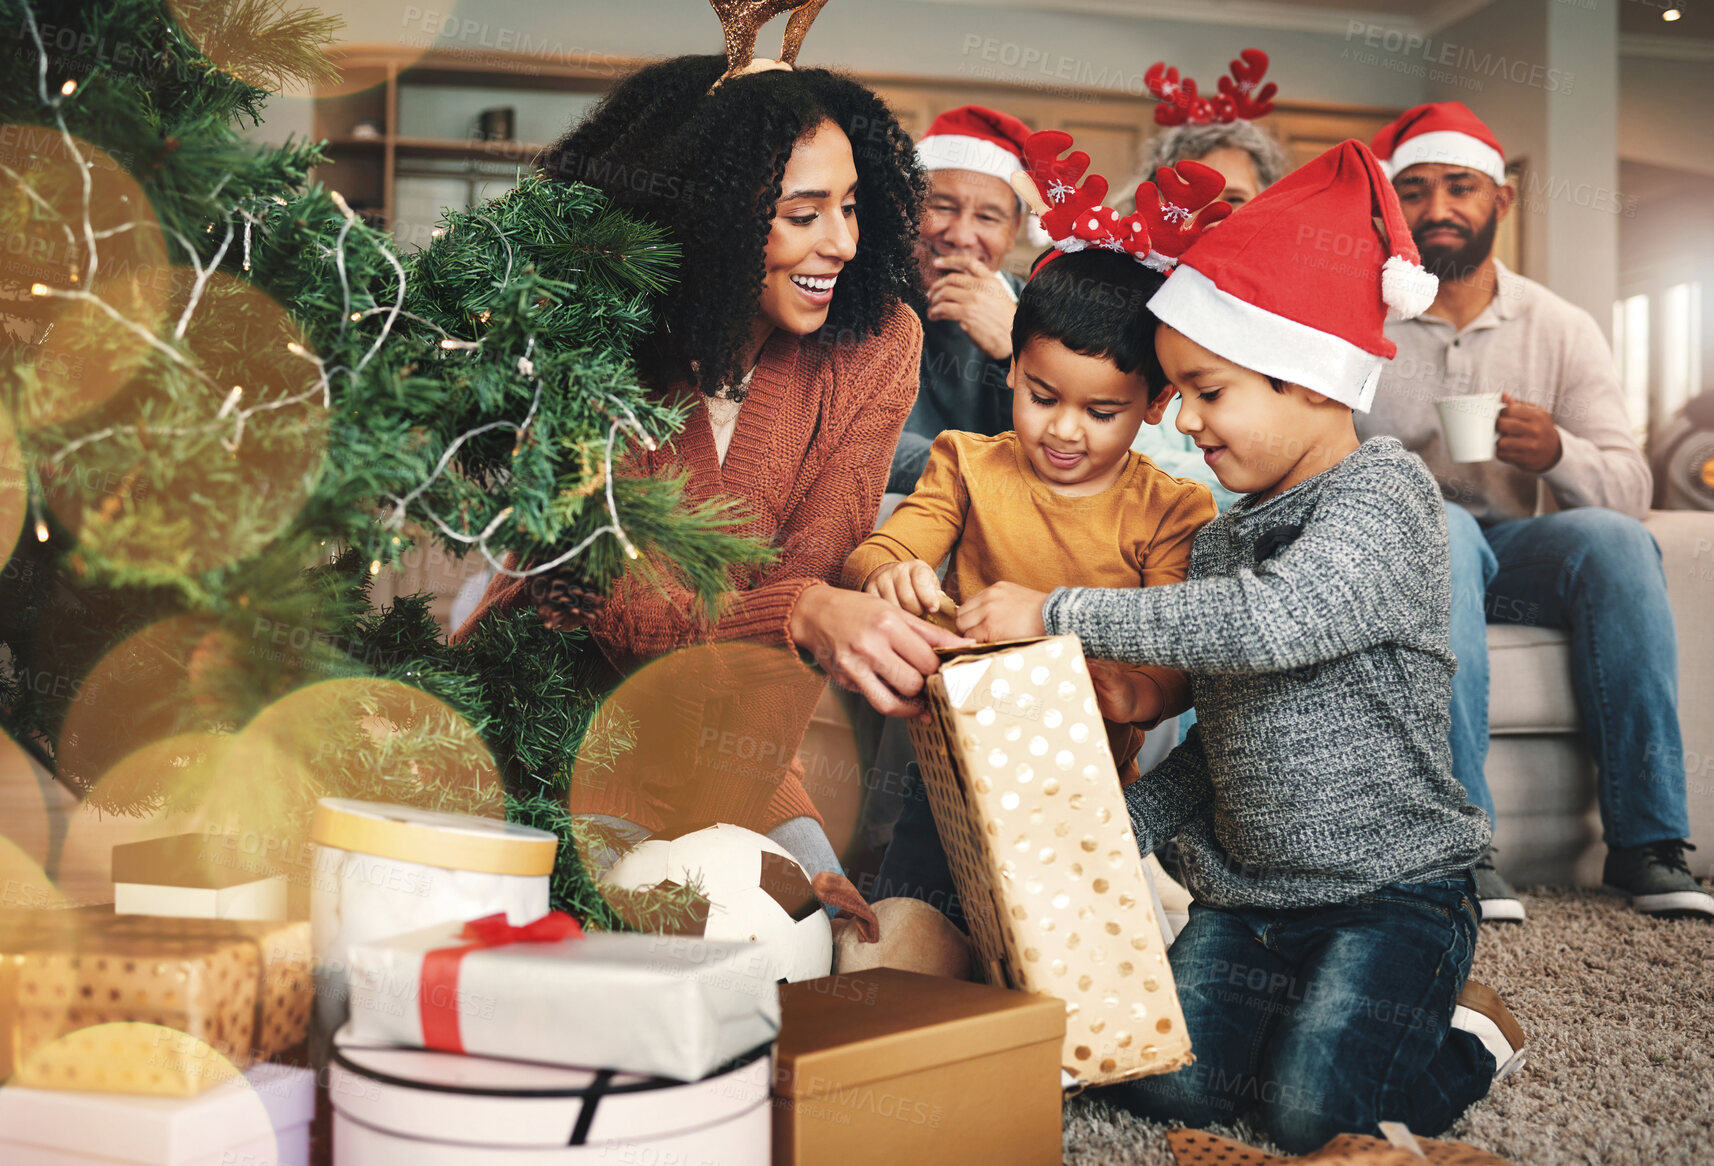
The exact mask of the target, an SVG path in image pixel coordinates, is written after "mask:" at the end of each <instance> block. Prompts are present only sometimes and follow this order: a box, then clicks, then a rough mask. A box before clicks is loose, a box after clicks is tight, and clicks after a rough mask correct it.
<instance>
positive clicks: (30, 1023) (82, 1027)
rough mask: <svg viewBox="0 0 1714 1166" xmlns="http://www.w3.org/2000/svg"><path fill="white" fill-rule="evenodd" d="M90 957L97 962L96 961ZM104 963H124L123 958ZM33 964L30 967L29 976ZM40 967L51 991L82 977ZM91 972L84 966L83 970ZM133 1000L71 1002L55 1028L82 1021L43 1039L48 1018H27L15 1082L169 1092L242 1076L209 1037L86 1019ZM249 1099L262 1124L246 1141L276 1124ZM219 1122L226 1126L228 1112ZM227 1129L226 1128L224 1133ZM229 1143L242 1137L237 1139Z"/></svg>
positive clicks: (249, 1121)
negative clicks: (269, 1121) (93, 1022)
mask: <svg viewBox="0 0 1714 1166" xmlns="http://www.w3.org/2000/svg"><path fill="white" fill-rule="evenodd" d="M87 962H88V963H90V964H93V963H94V962H95V961H93V960H91V961H87ZM103 962H105V963H110V964H112V965H119V964H120V963H121V961H119V960H111V961H103ZM30 967H31V965H26V974H28V971H29V969H30ZM34 967H35V969H37V970H38V973H39V974H41V975H42V978H43V979H44V980H47V981H49V984H48V985H46V986H48V987H49V990H50V991H52V990H53V989H57V988H60V987H62V986H64V987H71V986H72V984H73V983H75V981H76V980H77V978H78V976H79V970H78V969H77V968H76V967H74V966H68V967H64V968H63V969H62V968H59V967H56V966H55V965H54V964H53V963H51V962H49V961H46V960H43V961H36V962H34ZM87 974H88V973H87V971H85V972H84V975H87ZM111 991H112V992H114V993H124V991H125V989H124V987H122V986H120V985H118V984H117V983H115V985H114V987H113V988H112V989H111ZM127 1005H129V1006H131V1007H136V1005H135V1004H134V1003H133V1002H132V1001H131V1000H129V999H123V1000H122V1001H121V1003H120V1004H119V1005H114V1004H110V1003H108V1002H107V1001H105V1000H103V1001H102V1002H101V1003H98V1004H94V1005H88V1004H83V1003H82V1002H72V1003H71V1004H70V1005H69V1006H67V1007H63V1008H61V1009H58V1010H57V1011H58V1012H59V1017H60V1019H59V1024H58V1026H57V1027H61V1028H63V1027H65V1026H67V1025H72V1026H78V1027H73V1028H72V1029H71V1031H69V1032H64V1033H62V1034H60V1035H58V1036H55V1037H53V1038H52V1039H48V1040H43V1039H41V1038H42V1037H43V1036H44V1035H45V1034H46V1033H47V1032H48V1031H51V1030H50V1023H51V1020H50V1017H48V1016H45V1015H26V1016H23V1017H21V1018H20V1029H21V1030H22V1032H21V1039H20V1042H19V1043H20V1045H21V1050H22V1055H21V1056H20V1057H19V1058H18V1064H17V1066H16V1070H15V1073H16V1075H15V1076H14V1078H13V1080H12V1084H15V1085H21V1086H24V1087H25V1088H35V1089H77V1090H96V1091H99V1092H102V1093H144V1094H165V1095H169V1096H170V1095H172V1094H188V1093H200V1092H202V1091H203V1090H205V1089H209V1088H212V1087H213V1086H215V1085H220V1084H223V1083H225V1082H227V1081H231V1080H233V1079H234V1078H236V1077H238V1076H239V1072H238V1068H237V1067H236V1066H235V1065H233V1063H232V1062H231V1061H230V1060H229V1059H228V1058H227V1057H226V1056H224V1055H223V1054H222V1053H221V1052H220V1051H219V1050H218V1049H216V1048H214V1047H213V1046H212V1045H210V1044H209V1043H208V1042H207V1041H204V1040H201V1039H199V1038H197V1037H194V1036H191V1035H189V1034H188V1033H184V1032H180V1031H178V1030H177V1029H174V1028H171V1027H169V1026H167V1025H161V1024H148V1023H144V1022H141V1021H125V1020H116V1021H107V1022H105V1023H96V1024H87V1023H83V1022H84V1021H85V1020H86V1019H87V1017H88V1016H89V1015H92V1014H93V1015H99V1014H100V1013H101V1012H102V1011H103V1009H104V1008H105V1009H106V1010H107V1011H115V1010H117V1009H118V1008H119V1007H124V1006H127ZM157 1006H158V1005H157ZM26 1011H32V1012H33V1011H35V1010H26ZM251 1097H252V1099H255V1101H256V1108H257V1109H258V1110H261V1114H260V1117H261V1123H262V1124H261V1125H259V1126H256V1128H255V1131H254V1132H253V1133H247V1134H246V1140H248V1138H249V1137H260V1136H263V1135H264V1134H265V1133H268V1132H271V1130H272V1128H273V1127H272V1125H271V1124H269V1123H268V1117H267V1112H266V1110H264V1109H262V1106H261V1102H260V1099H257V1098H255V1094H254V1092H252V1093H251ZM221 1120H222V1123H223V1124H224V1122H225V1120H226V1118H225V1115H224V1114H222V1119H221ZM242 1120H243V1124H244V1127H245V1128H246V1130H248V1129H249V1128H250V1127H251V1126H252V1125H255V1121H254V1116H253V1115H251V1114H249V1113H246V1114H245V1115H244V1118H243V1119H242ZM222 1132H223V1134H224V1132H225V1131H224V1130H223V1131H222ZM231 1144H233V1145H238V1144H241V1143H240V1142H238V1141H236V1140H235V1141H233V1142H232V1143H231Z"/></svg>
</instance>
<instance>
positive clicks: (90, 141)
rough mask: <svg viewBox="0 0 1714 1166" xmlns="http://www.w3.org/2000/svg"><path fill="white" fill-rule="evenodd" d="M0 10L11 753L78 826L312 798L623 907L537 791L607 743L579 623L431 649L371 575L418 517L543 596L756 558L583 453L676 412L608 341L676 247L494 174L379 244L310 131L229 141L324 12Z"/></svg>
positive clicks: (5, 631) (315, 57) (235, 819)
mask: <svg viewBox="0 0 1714 1166" xmlns="http://www.w3.org/2000/svg"><path fill="white" fill-rule="evenodd" d="M4 4H5V12H6V19H5V27H6V30H7V31H6V33H5V35H6V36H7V37H8V38H9V39H8V42H7V44H6V45H5V48H6V49H7V51H6V53H5V55H4V58H3V59H0V104H3V116H0V121H3V122H4V129H3V130H0V134H3V135H4V137H5V138H8V139H10V140H9V141H7V142H4V143H0V144H3V145H4V147H5V148H4V157H3V159H0V192H3V193H0V226H3V229H4V231H5V237H6V239H7V240H8V243H7V246H6V249H5V252H4V256H3V260H0V314H3V315H4V324H5V327H6V329H7V348H6V351H5V353H4V356H3V358H0V386H3V388H0V393H3V399H0V406H3V408H0V459H3V460H4V464H5V467H6V471H5V473H4V474H3V475H0V523H3V524H4V525H3V526H0V541H3V542H5V543H6V544H8V545H9V544H11V543H12V541H13V538H14V535H17V536H19V537H18V539H17V545H16V548H15V550H14V551H13V554H12V556H11V559H10V560H9V562H8V564H7V567H6V569H5V572H4V577H3V578H0V718H3V720H4V724H5V727H6V728H7V730H8V732H9V733H10V734H11V735H12V737H13V739H14V740H16V741H18V742H19V743H20V744H22V745H24V746H25V747H26V748H28V749H29V750H31V751H32V752H33V753H34V754H35V755H36V756H37V757H38V758H39V759H40V760H41V761H42V762H43V763H44V764H46V765H48V766H49V768H50V769H51V770H52V771H53V773H54V774H55V776H56V777H57V778H58V780H60V781H61V782H63V783H65V784H66V785H68V786H70V787H71V788H72V789H74V790H75V791H76V792H77V793H78V794H79V795H80V796H82V797H84V798H85V799H86V800H88V801H89V802H90V803H91V804H93V805H95V806H98V807H101V808H103V809H105V810H110V811H113V812H118V813H127V814H139V815H141V814H157V813H182V814H187V815H191V816H192V817H194V818H195V820H197V821H198V822H199V823H200V824H201V825H202V826H203V828H210V829H213V828H228V827H232V826H234V825H242V826H246V827H256V828H261V829H265V830H266V831H268V832H271V833H274V834H280V833H282V832H284V833H286V834H288V835H290V836H294V837H296V836H301V834H302V833H303V832H304V830H305V829H306V826H307V819H308V815H309V813H310V812H311V810H312V808H313V805H314V801H315V799H316V798H317V797H319V796H326V795H334V796H344V797H359V798H368V799H373V800H380V801H392V802H406V803H411V804H416V805H425V806H431V807H435V808H448V809H455V810H459V811H462V812H470V813H480V814H488V815H495V814H498V813H500V812H506V813H508V814H509V815H510V816H512V817H514V818H516V819H518V820H522V821H526V822H530V823H532V824H536V825H543V826H546V827H549V828H552V829H554V830H556V831H557V832H558V833H559V834H560V835H561V837H562V840H563V841H564V843H566V844H564V845H562V847H561V866H560V870H559V871H558V872H557V873H556V877H555V882H554V900H555V905H556V906H558V907H563V908H566V909H569V910H572V911H574V912H575V913H577V914H579V915H580V916H583V917H584V918H586V919H587V920H589V921H590V922H591V923H593V924H595V925H597V926H601V925H616V924H617V923H619V920H618V919H617V917H616V916H615V913H614V912H613V910H612V909H611V908H610V906H609V905H608V904H607V903H606V902H605V901H603V899H602V898H601V897H600V896H599V895H597V894H595V892H594V890H593V888H592V887H591V885H590V883H589V880H588V879H587V878H586V877H585V875H584V874H583V872H582V870H581V868H580V867H579V865H578V863H577V857H576V855H577V846H576V845H573V844H572V843H573V841H574V832H573V831H574V827H573V825H572V822H571V819H570V816H569V814H568V812H567V810H566V804H567V800H566V794H567V789H568V785H569V781H570V774H571V770H572V767H573V764H574V762H575V763H576V764H577V765H579V766H583V767H591V768H593V769H596V770H599V769H600V767H602V766H604V765H608V764H611V762H612V759H613V758H614V757H616V756H618V755H619V754H621V753H622V752H623V751H624V750H625V748H626V747H627V744H628V737H627V734H628V732H629V730H630V726H628V725H627V724H626V723H624V720H623V718H622V717H619V716H602V715H600V709H601V708H602V697H603V695H604V693H603V688H604V687H605V685H606V684H607V683H608V678H607V674H606V671H605V667H604V665H603V664H602V661H601V659H600V656H599V653H598V652H596V651H595V650H594V648H593V646H592V644H591V643H590V642H589V640H588V639H587V636H586V635H585V634H583V633H582V632H578V631H574V632H570V633H562V632H550V631H546V630H544V629H543V627H542V625H541V621H540V619H539V618H538V616H537V615H536V614H535V613H534V612H520V613H518V614H516V615H515V616H513V617H511V618H509V619H494V620H489V621H485V623H484V625H483V627H481V628H480V629H478V631H477V632H476V634H474V635H472V636H471V637H470V638H469V639H467V640H466V641H464V642H463V643H461V644H459V645H457V646H453V645H449V644H448V643H447V642H446V639H445V637H444V636H443V635H442V634H441V630H440V629H439V628H438V627H437V626H436V625H435V623H434V621H433V619H432V617H431V616H430V614H429V612H428V607H427V603H426V601H425V600H423V599H421V598H410V599H403V600H399V601H397V602H395V603H393V604H392V605H391V606H389V607H388V608H386V609H385V610H381V611H375V610H372V609H371V606H370V603H369V591H368V587H369V583H370V580H371V577H372V576H373V575H374V574H376V573H378V572H379V571H381V570H382V569H384V568H385V567H386V566H387V565H389V564H391V563H393V562H395V561H396V560H397V559H398V557H399V555H400V554H401V553H402V552H403V550H404V549H405V548H406V546H407V545H408V543H409V539H410V537H411V532H412V531H417V530H421V531H426V532H427V534H428V537H431V538H434V539H436V540H438V541H440V542H442V543H443V544H444V545H446V546H447V547H448V548H450V549H451V550H453V551H454V552H455V553H457V554H471V553H474V554H479V555H481V556H483V558H484V559H485V560H486V561H487V562H488V563H490V564H491V565H493V566H495V567H496V568H501V567H503V565H504V564H505V563H507V562H512V563H517V564H525V565H527V566H526V568H525V569H527V570H529V571H531V572H534V573H540V574H543V575H546V574H548V573H550V572H551V573H552V578H553V579H554V580H557V581H558V585H559V586H560V587H561V588H569V589H570V590H571V592H572V593H573V594H589V595H596V596H598V595H599V594H600V593H602V592H603V591H604V590H605V589H606V588H607V587H608V586H609V585H610V584H611V582H612V581H613V580H614V579H615V578H616V577H617V576H618V575H619V574H620V573H621V572H623V571H625V570H637V569H640V570H645V571H662V572H670V573H673V574H675V575H677V576H679V577H680V578H682V579H683V580H684V581H686V582H688V583H689V584H690V585H691V586H693V587H694V589H695V590H696V592H697V593H698V594H699V596H700V597H701V598H702V600H703V601H704V602H706V603H708V604H709V605H710V606H711V608H712V604H713V603H714V602H715V601H716V599H717V597H718V594H719V592H720V590H721V589H722V587H723V586H724V585H725V583H726V568H727V567H728V566H729V565H731V564H734V563H740V562H749V561H760V560H763V559H765V557H766V555H767V551H766V550H765V549H764V548H762V547H759V546H757V545H755V544H754V543H752V542H750V541H748V540H744V539H740V538H738V537H736V536H734V535H733V534H732V533H730V532H731V529H732V527H733V526H734V525H735V523H736V522H737V521H738V520H739V519H740V518H741V516H740V515H738V514H735V513H733V512H732V510H731V509H730V508H729V507H728V506H725V505H722V504H718V503H717V504H712V505H703V506H698V507H691V506H689V505H687V504H686V502H685V501H684V499H683V498H682V494H681V489H680V486H681V483H680V482H677V481H672V480H660V479H643V478H637V477H626V476H624V475H623V474H620V473H616V472H615V467H616V465H618V464H620V462H621V461H622V459H623V457H624V455H625V453H626V451H627V449H629V448H630V446H631V445H632V443H637V444H641V445H644V446H652V445H654V444H655V443H657V442H660V441H663V440H665V439H666V438H667V437H668V436H669V435H670V434H672V433H673V432H675V431H676V430H677V428H678V427H679V426H680V425H681V424H682V422H683V421H684V415H683V412H682V411H681V410H679V409H675V408H673V407H669V406H666V405H663V404H662V403H661V402H660V401H659V399H658V398H655V397H651V396H650V395H648V394H646V393H645V392H644V391H643V390H642V388H641V387H640V386H639V384H638V381H637V378H636V374H635V371H634V367H633V365H632V363H631V360H630V358H629V355H628V354H629V350H630V347H631V345H633V344H634V343H635V342H636V341H637V340H638V339H639V338H640V337H641V336H643V335H644V334H645V332H646V331H647V326H648V321H649V306H650V297H651V295H652V294H653V293H655V292H657V291H659V290H660V289H661V288H663V287H665V286H667V284H668V281H670V280H671V279H672V277H673V276H672V272H673V263H674V258H675V255H676V251H675V248H674V247H673V246H672V244H671V243H670V241H669V240H667V239H665V238H663V237H662V235H661V233H660V232H659V231H658V230H656V229H655V228H653V227H651V226H649V225H646V224H643V223H639V222H637V221H634V220H631V219H628V218H626V217H624V216H622V215H620V214H618V213H616V212H614V211H612V210H610V209H609V208H608V207H607V206H606V204H605V202H604V199H603V197H602V196H601V194H600V193H599V192H598V191H595V190H593V189H591V188H588V187H583V186H578V185H574V184H566V183H556V182H550V181H547V180H544V179H542V178H540V177H536V176H529V177H525V178H524V179H523V180H522V181H521V183H520V184H519V186H518V187H517V188H516V189H514V190H513V191H511V192H509V193H508V194H506V195H504V196H502V197H500V198H498V199H496V200H494V201H492V202H490V203H488V204H486V205H484V206H481V207H479V208H476V209H473V210H470V211H467V212H455V213H451V214H449V215H448V216H447V217H446V219H445V220H444V221H443V223H442V225H441V228H440V229H439V230H438V231H437V232H436V237H435V238H434V240H433V241H432V243H431V244H430V245H429V246H428V247H427V248H425V249H424V250H422V251H421V252H418V253H416V254H413V255H408V256H401V255H400V254H398V253H397V252H396V250H395V249H394V247H393V244H392V242H391V240H390V238H389V237H388V236H387V235H386V234H384V233H383V232H382V231H380V230H377V229H376V228H375V227H373V226H371V225H370V224H368V223H366V222H364V221H363V220H362V219H361V218H360V217H359V216H358V215H356V214H354V213H353V212H352V211H351V209H350V208H349V207H348V206H347V205H346V203H345V201H344V200H343V199H342V198H341V197H340V195H339V194H338V193H337V192H336V191H331V190H324V189H321V188H319V187H315V186H311V185H310V184H309V182H308V176H309V171H310V168H311V167H312V166H314V165H315V164H316V163H317V162H318V161H319V160H320V159H321V157H322V155H321V152H320V148H319V147H318V146H317V145H315V144H313V143H307V142H287V143H286V144H284V145H280V146H274V147H257V146H254V145H250V144H247V143H245V142H244V141H242V140H241V138H240V135H239V132H238V130H239V127H240V125H241V124H243V123H244V122H250V123H256V122H258V121H259V119H260V116H261V110H262V107H263V103H264V101H265V99H266V97H267V96H268V94H269V92H271V91H273V90H276V89H278V88H279V87H280V86H281V85H283V84H285V83H286V82H287V81H291V80H296V81H299V82H305V83H314V82H317V81H324V80H326V79H328V76H329V66H328V65H327V63H326V61H325V59H324V58H323V56H322V55H321V49H322V48H323V47H324V46H325V45H326V44H327V43H328V42H329V40H330V39H331V36H332V34H333V32H334V28H335V25H334V24H333V23H332V22H330V21H329V20H327V19H324V18H322V17H320V16H316V15H314V14H311V13H305V12H292V11H283V10H281V9H280V8H278V7H276V6H275V5H274V4H272V3H269V2H264V0H174V2H173V3H172V4H171V5H170V7H169V5H168V4H167V3H166V2H165V0H104V2H98V3H91V4H84V5H80V6H75V7H71V8H68V6H65V5H53V6H51V7H50V6H48V5H45V4H42V3H40V2H39V0H4ZM643 907H644V908H649V909H652V905H650V904H644V905H643ZM633 909H635V905H633ZM662 909H673V908H672V905H670V904H667V905H663V906H662Z"/></svg>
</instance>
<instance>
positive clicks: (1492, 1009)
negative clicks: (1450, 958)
mask: <svg viewBox="0 0 1714 1166" xmlns="http://www.w3.org/2000/svg"><path fill="white" fill-rule="evenodd" d="M1452 1027H1453V1028H1461V1029H1463V1030H1464V1031H1465V1032H1468V1033H1470V1034H1472V1035H1473V1036H1475V1037H1476V1038H1477V1039H1478V1040H1480V1041H1481V1042H1482V1045H1483V1047H1484V1048H1486V1049H1487V1050H1488V1053H1489V1054H1490V1055H1491V1056H1492V1057H1493V1058H1494V1082H1495V1084H1498V1083H1499V1082H1501V1081H1504V1080H1505V1079H1506V1078H1507V1077H1510V1076H1511V1075H1512V1074H1513V1073H1516V1072H1517V1071H1518V1070H1519V1069H1521V1068H1523V1067H1524V1030H1523V1027H1522V1026H1521V1025H1519V1024H1518V1021H1517V1018H1516V1017H1515V1016H1513V1015H1512V1014H1511V1011H1510V1010H1509V1009H1508V1008H1507V1007H1506V1002H1505V1001H1504V1000H1502V999H1500V994H1499V993H1498V992H1496V991H1494V990H1493V989H1492V988H1490V987H1488V986H1487V985H1486V984H1478V983H1477V982H1476V981H1475V980H1466V981H1464V990H1463V991H1462V992H1460V993H1458V1003H1457V1005H1456V1006H1454V1007H1453V1009H1452Z"/></svg>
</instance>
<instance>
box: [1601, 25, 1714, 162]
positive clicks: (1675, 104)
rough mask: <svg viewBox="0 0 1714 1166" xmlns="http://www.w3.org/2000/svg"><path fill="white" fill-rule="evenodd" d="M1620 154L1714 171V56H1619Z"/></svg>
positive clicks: (1637, 159)
mask: <svg viewBox="0 0 1714 1166" xmlns="http://www.w3.org/2000/svg"><path fill="white" fill-rule="evenodd" d="M1619 126H1620V130H1619V156H1620V157H1621V158H1623V159H1624V160H1625V161H1627V162H1648V163H1652V164H1653V165H1656V166H1670V167H1672V168H1673V169H1675V170H1695V171H1698V172H1699V173H1702V174H1714V60H1708V61H1673V60H1661V59H1658V58H1655V57H1644V56H1629V55H1626V56H1622V57H1621V58H1620V59H1619Z"/></svg>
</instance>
